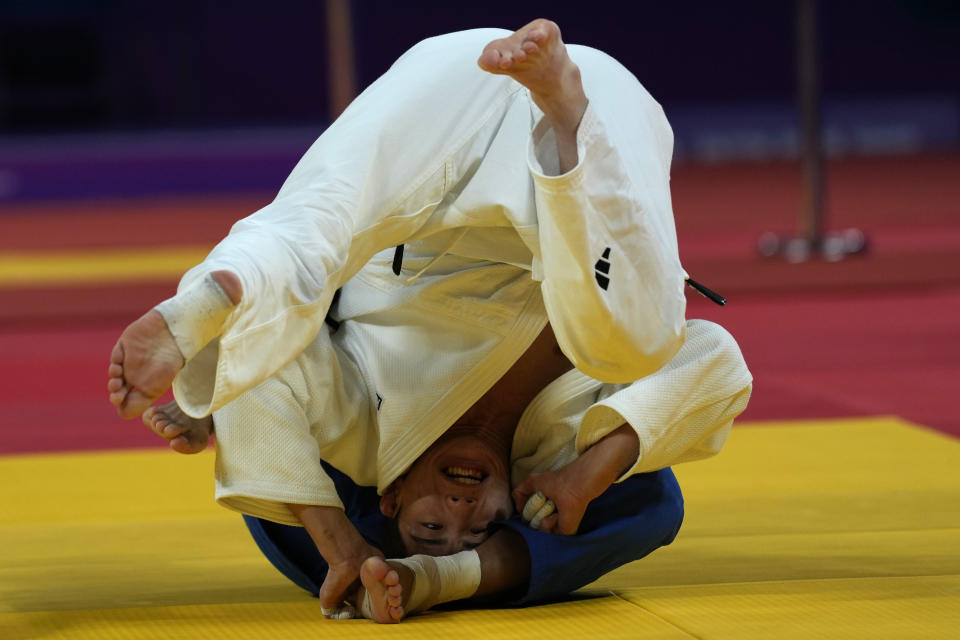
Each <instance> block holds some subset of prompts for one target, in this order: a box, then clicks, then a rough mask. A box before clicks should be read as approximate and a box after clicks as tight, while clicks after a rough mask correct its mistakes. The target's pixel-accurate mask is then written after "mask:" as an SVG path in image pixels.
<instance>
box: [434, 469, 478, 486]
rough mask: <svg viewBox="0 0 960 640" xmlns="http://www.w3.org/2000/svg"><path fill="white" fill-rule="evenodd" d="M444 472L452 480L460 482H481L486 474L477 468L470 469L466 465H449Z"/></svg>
mask: <svg viewBox="0 0 960 640" xmlns="http://www.w3.org/2000/svg"><path fill="white" fill-rule="evenodd" d="M443 472H444V473H445V474H446V475H447V477H449V478H450V479H451V480H454V481H456V482H459V483H460V484H480V483H481V482H482V481H483V479H484V477H485V474H484V473H483V472H482V471H479V470H477V469H468V468H466V467H447V468H446V469H444V470H443Z"/></svg>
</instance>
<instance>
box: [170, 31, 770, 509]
mask: <svg viewBox="0 0 960 640" xmlns="http://www.w3.org/2000/svg"><path fill="white" fill-rule="evenodd" d="M505 35H507V32H504V31H501V30H493V29H482V30H475V31H467V32H461V33H456V34H450V35H447V36H440V37H437V38H432V39H429V40H426V41H424V42H422V43H420V44H418V45H417V46H415V47H414V48H413V49H411V50H410V51H408V52H407V53H406V54H405V55H404V56H403V57H401V58H400V59H399V60H398V61H397V62H396V63H395V64H394V65H393V67H391V69H390V70H389V71H388V72H387V73H386V74H385V75H384V76H383V77H381V78H380V79H379V80H377V81H376V82H375V83H374V84H373V85H371V86H370V87H369V88H368V89H367V90H366V91H364V93H363V94H362V95H361V96H360V97H358V98H357V99H356V100H355V101H354V102H353V103H352V104H351V105H350V107H349V108H348V109H347V111H346V112H345V113H344V114H343V115H342V116H341V117H340V118H339V119H338V120H337V121H336V122H335V123H333V124H332V125H331V126H330V127H329V129H328V130H327V131H326V132H325V133H324V134H323V135H322V136H321V137H320V138H319V139H318V141H317V142H316V143H315V144H314V145H313V146H312V147H311V148H310V150H308V152H307V153H306V155H305V156H304V157H303V159H302V160H301V161H300V163H299V164H298V165H297V166H296V168H295V169H294V170H293V172H292V173H291V175H290V177H289V178H288V179H287V181H286V182H285V184H284V185H283V187H282V189H281V190H280V192H279V194H278V196H277V198H276V200H274V201H273V202H272V203H271V204H269V205H267V206H266V207H265V208H263V209H262V210H260V211H258V212H256V213H255V214H253V215H251V216H249V217H248V218H246V219H244V220H242V221H240V222H238V223H237V224H236V225H235V226H234V227H233V229H232V230H231V232H230V234H229V235H228V236H227V238H225V239H224V240H223V241H222V242H221V243H220V244H219V245H218V246H217V247H216V248H215V249H214V250H213V252H212V253H211V254H210V256H209V257H208V258H207V259H206V260H205V261H204V262H203V263H202V264H201V265H199V266H198V267H196V268H195V269H193V270H191V271H190V272H188V273H187V274H186V275H185V276H184V278H183V281H182V282H181V286H180V290H181V291H183V290H185V289H186V288H189V287H191V286H195V285H196V283H198V281H199V280H200V279H201V278H203V277H204V276H205V275H206V274H208V273H209V272H211V271H214V270H218V269H227V270H230V271H232V272H234V273H235V274H237V276H238V277H239V278H240V280H241V283H242V285H243V291H244V295H243V300H242V301H241V303H240V304H239V305H238V306H237V307H236V309H235V310H234V311H233V312H232V313H231V314H230V315H229V317H228V318H227V320H226V323H225V324H224V325H223V326H222V327H219V326H217V327H212V326H210V327H205V326H199V327H196V328H195V331H194V333H193V334H192V335H187V336H177V338H178V344H179V345H180V346H181V348H182V349H183V350H184V352H185V353H184V355H185V356H186V357H187V359H188V362H187V365H186V366H185V368H184V369H183V371H181V373H180V375H179V376H178V377H177V379H176V381H175V382H174V392H175V394H176V397H177V400H178V402H179V403H180V405H181V406H182V407H183V409H184V410H185V411H186V412H187V413H188V414H190V415H194V416H203V415H207V414H209V413H211V412H214V411H216V412H217V414H216V416H215V421H216V425H217V439H218V499H220V501H221V502H222V503H223V504H226V505H227V506H231V507H232V508H237V509H239V510H241V511H244V512H246V513H252V514H253V515H258V516H260V517H267V518H269V519H273V520H277V521H281V522H288V523H290V524H296V520H295V518H293V517H292V515H291V514H289V511H287V510H286V509H285V508H278V507H277V504H279V503H282V502H284V501H286V502H304V503H309V504H339V500H338V499H337V498H336V493H335V491H333V490H332V484H331V483H329V480H328V479H324V478H322V477H321V479H320V480H319V481H316V482H315V481H314V480H312V478H313V477H314V476H315V475H316V473H315V472H316V471H319V462H318V461H319V460H320V459H324V460H326V461H328V462H330V463H331V464H333V465H334V466H336V467H338V468H339V469H340V470H342V471H344V472H345V473H347V474H348V475H350V476H351V477H352V478H353V479H354V480H355V481H356V482H358V483H359V484H370V485H376V486H377V487H378V488H379V489H380V490H381V491H382V490H383V489H385V488H386V487H387V486H388V485H389V484H390V482H392V481H393V480H394V479H395V478H396V477H397V476H399V475H400V474H402V473H403V472H404V471H405V470H406V469H407V468H408V467H409V466H410V464H411V463H412V462H413V461H414V460H415V459H416V458H417V457H418V456H419V455H420V454H421V453H422V452H423V451H425V450H426V448H428V447H429V445H430V444H432V443H433V442H434V441H435V440H436V439H437V438H438V437H439V436H440V435H441V434H442V433H443V432H444V431H445V430H446V429H447V428H448V427H449V426H450V425H451V424H453V422H454V421H455V420H456V419H457V418H458V417H459V416H460V415H462V414H463V413H464V412H465V411H466V410H467V409H468V408H469V407H470V406H471V405H472V404H473V403H474V402H475V401H476V400H477V399H479V398H480V397H481V396H482V395H483V393H484V392H485V391H486V390H488V389H489V388H490V387H491V386H492V385H493V384H494V383H495V382H496V380H497V379H499V378H500V377H501V376H502V375H503V374H504V373H505V372H506V371H507V370H508V369H509V368H510V366H511V365H512V364H513V363H514V362H515V361H516V360H517V359H518V358H519V357H520V355H521V354H522V353H523V352H524V351H525V350H526V348H527V347H528V346H529V345H530V344H531V343H532V342H533V340H534V339H535V338H536V336H537V335H538V334H539V332H540V331H541V330H542V329H543V327H544V326H545V324H546V323H547V321H548V320H549V322H550V323H551V325H552V327H553V331H554V333H555V335H556V337H557V341H558V343H559V345H560V347H561V349H562V350H563V352H564V353H565V355H566V356H567V357H568V358H569V359H570V361H571V362H572V363H573V364H574V365H575V366H576V368H577V370H575V371H572V372H570V373H569V374H567V375H565V376H563V377H562V378H560V379H558V380H557V381H555V382H554V383H553V384H551V385H550V386H548V387H547V389H545V390H544V391H543V392H542V393H541V394H540V396H538V398H537V400H535V401H534V403H533V404H531V406H530V407H529V408H528V410H527V412H526V413H525V414H524V417H523V419H522V420H521V423H520V425H519V427H518V432H517V438H516V440H515V443H514V458H515V462H516V464H515V466H514V480H515V481H517V480H519V479H522V477H525V475H526V473H529V472H530V471H533V470H536V469H541V468H551V467H553V468H555V467H556V466H557V465H559V464H560V463H561V462H562V461H564V460H566V461H569V459H572V458H571V457H570V456H573V457H575V456H576V454H577V452H582V451H583V450H584V449H585V448H587V447H589V446H590V445H591V444H593V443H594V442H596V441H597V440H599V439H600V438H602V437H603V436H604V435H606V433H609V432H610V431H611V430H613V429H615V428H616V427H618V426H620V425H621V424H623V423H624V422H626V423H629V424H631V425H633V427H634V428H635V429H637V432H638V435H639V437H640V443H641V454H640V458H639V459H638V462H637V465H636V466H635V468H634V469H633V470H632V471H631V473H634V472H639V471H649V470H654V469H659V468H662V467H665V466H668V465H670V464H674V463H676V462H679V461H683V460H689V459H695V458H698V457H703V456H705V455H710V454H712V453H714V452H716V450H718V449H719V447H720V445H721V444H722V442H723V440H724V439H725V437H726V433H727V431H728V430H729V428H730V424H731V423H732V420H733V418H734V417H735V416H736V415H737V414H739V413H740V412H741V411H742V410H743V408H744V407H745V406H746V402H747V398H748V397H749V392H750V384H751V378H750V374H749V372H748V371H747V369H746V366H745V365H744V363H743V359H742V356H741V355H740V352H739V349H738V348H737V346H736V343H735V342H734V341H733V340H732V338H730V337H729V335H728V334H726V332H724V331H723V330H722V329H720V328H719V327H716V325H712V324H710V323H703V322H693V323H689V324H688V323H686V322H685V299H684V294H683V287H684V278H685V275H686V274H685V273H684V271H683V269H682V267H681V265H680V260H679V257H678V250H677V240H676V232H675V230H674V224H673V213H672V207H671V201H670V191H669V169H670V160H671V155H672V143H673V137H672V132H671V130H670V127H669V125H668V123H667V121H666V118H665V117H664V115H663V111H662V109H661V108H660V106H659V105H658V104H657V103H656V102H655V101H654V100H653V99H652V98H651V97H650V95H649V94H648V93H647V92H646V91H645V90H644V89H643V87H642V86H641V85H640V84H639V83H638V82H637V80H636V79H635V78H634V77H633V76H632V75H631V74H630V72H629V71H627V70H626V69H624V68H623V67H622V66H621V65H619V64H618V63H617V62H616V61H614V60H613V59H612V58H610V57H609V56H607V55H606V54H603V53H601V52H599V51H596V50H593V49H589V48H586V47H578V46H570V47H569V50H570V55H571V57H572V58H573V59H574V61H575V62H576V63H577V65H578V66H579V67H580V69H581V73H582V77H583V82H584V88H585V90H586V94H587V97H588V99H589V100H590V104H589V106H588V108H587V110H586V113H585V114H584V116H583V120H582V122H581V123H580V127H579V130H578V135H577V143H578V154H579V163H578V165H577V166H576V167H575V168H574V169H573V170H571V171H569V172H567V173H565V174H563V175H558V159H557V152H556V144H555V138H554V134H553V131H552V129H551V128H550V126H549V122H548V121H546V120H545V119H543V118H542V114H540V112H539V110H538V109H537V108H536V107H535V106H534V105H533V103H532V101H531V100H530V97H529V93H528V91H527V90H526V89H525V88H524V87H522V86H521V85H519V84H518V83H516V82H515V81H513V80H512V79H510V78H508V77H505V76H496V75H491V74H489V73H486V72H484V71H482V70H481V69H479V68H478V67H477V65H476V59H477V57H478V56H479V54H480V52H481V50H482V48H483V46H484V45H485V44H486V43H487V42H489V41H490V40H492V39H494V38H498V37H504V36H505ZM401 244H403V245H405V247H406V249H405V252H404V260H403V265H402V270H401V273H400V274H399V275H397V274H396V273H394V271H393V269H392V266H393V257H394V252H393V247H395V246H396V245H401ZM341 287H342V288H343V295H342V298H341V301H340V304H339V305H338V307H339V308H338V309H336V310H335V312H336V315H337V316H338V318H339V319H340V320H342V321H343V325H342V327H341V329H340V330H339V331H337V332H336V333H334V334H332V335H330V334H329V333H328V332H327V330H326V329H325V328H322V327H323V321H324V317H325V315H326V313H327V311H328V308H329V306H330V303H331V299H332V296H333V294H334V292H335V291H336V290H337V289H339V288H341ZM691 330H692V331H691ZM218 332H219V333H220V336H219V339H214V340H213V341H210V338H211V337H213V336H215V335H216V334H217V333H218ZM691 333H692V334H693V335H691ZM691 338H693V339H691ZM678 356H682V357H679V358H678ZM331 362H334V363H336V366H333V367H331V365H330V363H331ZM291 372H293V373H291ZM278 375H279V376H280V378H284V376H287V379H286V381H285V382H283V383H282V385H283V386H285V387H286V388H294V387H297V388H298V385H299V384H300V383H303V384H305V385H307V386H306V387H305V389H308V391H304V392H303V393H305V394H306V396H304V397H302V398H301V397H300V396H299V395H297V394H298V393H299V392H295V393H294V394H293V395H294V396H296V397H297V401H302V402H301V404H304V403H305V404H310V403H312V404H313V407H312V408H308V409H307V410H304V411H301V413H302V415H300V414H299V413H298V414H297V415H296V416H293V413H296V412H295V411H294V412H293V413H291V414H290V415H287V413H285V412H284V411H279V410H276V406H278V401H275V400H272V401H265V400H263V398H261V401H259V404H258V406H260V407H261V409H262V411H261V413H262V414H263V416H262V420H260V421H259V422H258V425H259V426H263V424H261V423H263V422H268V423H270V426H269V428H270V429H274V428H276V425H277V424H278V423H281V422H290V421H291V420H293V421H296V420H299V421H300V422H301V423H302V424H301V425H299V426H296V427H291V428H293V429H294V430H298V433H299V434H300V435H299V436H294V435H291V434H289V433H286V432H284V433H281V432H274V431H269V434H270V435H269V436H267V435H265V432H263V431H260V432H257V431H256V429H254V427H252V426H251V427H250V428H247V429H245V430H238V431H237V438H236V441H235V442H234V441H231V440H230V438H229V437H228V434H227V431H229V429H230V428H231V427H229V426H227V425H231V424H239V423H243V422H244V420H245V418H244V416H245V415H246V416H249V415H250V411H249V409H250V407H246V408H244V402H243V401H242V400H241V401H240V402H235V401H237V399H238V398H242V397H247V396H250V393H248V392H250V391H251V390H253V391H256V390H257V389H261V391H262V392H263V393H264V394H265V396H264V397H267V396H270V394H272V393H274V392H273V391H263V390H265V389H268V388H269V387H270V386H271V385H273V384H275V382H276V379H277V376H278ZM290 376H293V377H294V378H296V379H297V381H294V382H291V379H292V378H290ZM278 393H279V392H278ZM282 393H287V392H282ZM282 393H281V395H282ZM324 394H326V399H325V400H324V401H323V402H321V401H320V400H318V398H321V397H323V396H324ZM254 395H255V394H254ZM307 396H310V397H309V398H308V397H307ZM292 404H296V402H293V403H292ZM263 407H268V408H269V410H267V409H263ZM311 411H312V412H313V414H311ZM254 413H256V412H255V411H254ZM311 415H312V417H311ZM270 416H274V418H273V419H271V417H270ZM294 418H295V420H294ZM258 420H259V419H258ZM247 421H248V422H249V420H247ZM227 442H231V444H229V449H230V451H229V452H228V451H226V449H227V448H228V445H227ZM290 442H298V443H299V444H297V445H296V447H298V451H299V453H297V454H296V455H294V454H293V453H292V450H291V448H290V447H291V445H290V444H289V443H290ZM311 443H312V444H311ZM241 449H242V450H246V453H242V452H240V451H241ZM538 449H539V450H540V451H541V452H543V453H542V455H541V454H537V453H536V452H537V450H538ZM248 454H249V455H248ZM301 454H302V455H301ZM250 455H253V456H255V458H256V459H253V458H250ZM221 458H222V460H221ZM293 467H296V468H297V469H296V470H295V471H294V472H293V475H291V469H292V468H293ZM320 474H321V475H322V472H320ZM301 488H302V491H301V490H300V489H301ZM254 494H256V495H254ZM234 498H236V500H234Z"/></svg>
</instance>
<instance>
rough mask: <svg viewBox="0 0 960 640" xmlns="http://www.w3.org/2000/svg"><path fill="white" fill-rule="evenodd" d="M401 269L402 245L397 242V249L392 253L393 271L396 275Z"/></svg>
mask: <svg viewBox="0 0 960 640" xmlns="http://www.w3.org/2000/svg"><path fill="white" fill-rule="evenodd" d="M402 269H403V245H402V244H398V245H397V250H396V251H394V253H393V272H394V273H395V274H397V275H400V271H401V270H402Z"/></svg>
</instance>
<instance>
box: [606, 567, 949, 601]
mask: <svg viewBox="0 0 960 640" xmlns="http://www.w3.org/2000/svg"><path fill="white" fill-rule="evenodd" d="M916 578H960V573H954V572H951V573H934V574H925V575H909V576H859V577H851V578H794V579H790V578H784V579H779V580H741V581H738V582H698V583H695V584H674V585H659V586H646V587H626V588H627V589H631V590H636V591H645V590H647V589H650V590H658V589H691V588H693V589H695V588H697V587H730V586H743V585H750V584H777V583H780V584H793V583H799V582H835V581H838V580H913V579H916ZM611 593H612V592H611ZM617 597H620V596H617ZM621 599H623V598H621ZM628 602H629V600H628Z"/></svg>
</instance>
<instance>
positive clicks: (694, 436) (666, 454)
mask: <svg viewBox="0 0 960 640" xmlns="http://www.w3.org/2000/svg"><path fill="white" fill-rule="evenodd" d="M752 382H753V378H752V376H751V375H750V372H749V370H748V369H747V366H746V363H745V362H744V360H743V355H742V354H741V352H740V348H739V347H738V346H737V343H736V341H735V340H734V339H733V337H732V336H731V335H730V334H729V333H728V332H727V331H726V330H725V329H723V328H722V327H720V326H719V325H716V324H713V323H712V322H707V321H705V320H691V321H690V322H688V323H687V339H686V342H685V343H684V345H683V347H682V348H681V349H680V351H679V352H678V353H677V355H676V356H675V357H674V358H673V359H671V360H670V362H669V363H667V365H666V366H664V367H662V368H661V369H659V370H658V371H656V372H655V373H653V374H651V375H649V376H647V377H646V378H643V379H642V380H638V381H637V382H634V383H632V384H630V385H626V386H622V385H605V387H604V388H603V389H602V390H601V391H600V399H599V401H598V402H596V403H595V404H594V405H593V406H592V407H590V409H588V410H587V412H586V414H585V415H584V417H583V420H582V422H581V424H580V429H579V433H578V435H577V441H576V449H577V451H578V452H579V453H582V452H584V451H586V450H587V449H588V448H590V447H591V446H592V445H593V444H594V443H596V442H597V441H598V440H600V439H601V438H603V437H604V436H605V435H607V434H608V433H610V432H611V431H613V430H614V429H616V428H618V427H619V426H621V425H622V424H624V423H627V424H630V425H631V426H632V427H633V428H634V429H635V430H636V433H637V437H638V438H639V440H640V453H639V456H638V458H637V462H636V464H634V466H633V467H632V468H631V469H630V470H629V471H628V472H626V473H625V474H624V475H623V476H622V477H621V478H620V480H623V479H624V478H626V477H628V476H630V475H633V474H635V473H644V472H648V471H655V470H657V469H663V468H665V467H668V466H671V465H674V464H678V463H680V462H689V461H692V460H698V459H701V458H706V457H709V456H712V455H714V454H716V453H717V452H719V451H720V448H721V447H722V446H723V444H724V442H726V439H727V436H728V435H729V433H730V428H731V426H732V425H733V420H734V418H736V417H737V416H738V415H740V413H742V412H743V410H744V409H746V407H747V402H748V401H749V399H750V392H751V390H752Z"/></svg>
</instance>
